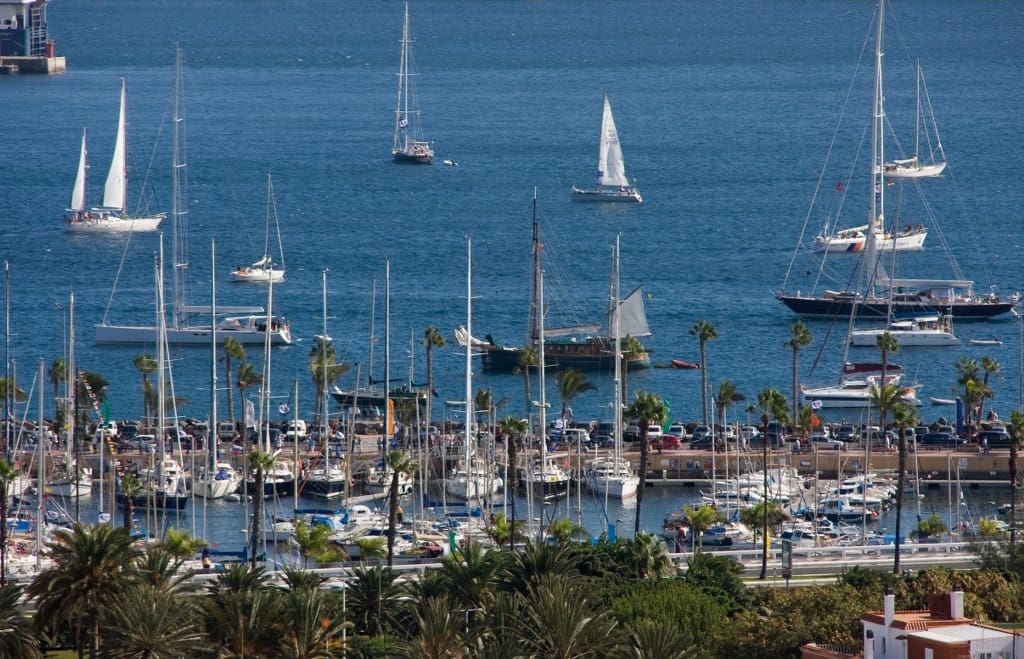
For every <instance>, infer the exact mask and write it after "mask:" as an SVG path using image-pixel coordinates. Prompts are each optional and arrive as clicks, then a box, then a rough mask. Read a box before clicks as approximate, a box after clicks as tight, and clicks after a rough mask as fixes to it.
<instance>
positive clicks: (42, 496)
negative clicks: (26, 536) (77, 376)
mask: <svg viewBox="0 0 1024 659" xmlns="http://www.w3.org/2000/svg"><path fill="white" fill-rule="evenodd" d="M45 375H46V367H45V366H44V365H43V358H42V357H40V358H39V383H40V385H39V426H38V428H39V439H38V443H39V464H38V465H36V469H37V474H38V475H39V496H38V501H37V503H36V569H37V570H38V569H39V562H40V558H39V557H40V555H41V554H42V553H43V552H42V548H43V525H42V523H41V522H42V520H44V519H46V518H45V516H44V511H43V507H44V506H45V503H44V502H45V501H46V476H45V474H44V467H43V465H44V463H45V462H46V454H45V453H43V443H44V442H43V436H42V432H43V386H42V382H43V377H45ZM56 402H57V401H54V403H56ZM110 512H111V515H113V512H114V511H113V510H111V511H110Z"/></svg>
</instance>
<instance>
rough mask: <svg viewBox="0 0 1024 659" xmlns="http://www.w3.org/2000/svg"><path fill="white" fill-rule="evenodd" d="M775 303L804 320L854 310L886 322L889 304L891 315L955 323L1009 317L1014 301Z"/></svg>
mask: <svg viewBox="0 0 1024 659" xmlns="http://www.w3.org/2000/svg"><path fill="white" fill-rule="evenodd" d="M776 297H777V298H778V300H779V301H780V302H782V303H783V304H784V305H786V306H787V307H789V309H790V310H792V311H793V312H794V313H796V314H797V315H799V316H804V317H806V318H836V317H840V318H841V317H844V316H845V317H849V316H850V314H851V313H853V310H854V307H855V306H856V308H857V317H858V318H879V319H885V318H887V317H888V316H889V312H890V304H891V311H892V313H894V314H901V315H934V314H939V313H945V314H948V315H951V316H953V318H956V319H958V320H988V319H990V318H995V317H996V316H1001V315H1002V314H1004V313H1010V311H1011V310H1012V309H1013V307H1014V304H1015V303H1014V301H1013V300H1004V299H1000V298H995V299H992V300H986V299H973V300H953V301H950V300H940V299H935V300H894V301H892V302H891V303H890V302H889V301H888V300H884V299H878V300H869V301H865V300H855V299H854V298H853V296H846V295H844V296H840V297H808V296H802V295H788V294H785V293H780V294H778V295H776Z"/></svg>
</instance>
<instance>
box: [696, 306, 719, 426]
mask: <svg viewBox="0 0 1024 659" xmlns="http://www.w3.org/2000/svg"><path fill="white" fill-rule="evenodd" d="M690 336H695V337H697V340H698V341H700V411H701V414H702V415H703V418H704V425H705V426H706V425H708V351H707V345H708V341H711V340H712V339H715V338H717V337H718V332H717V331H716V330H715V326H714V325H712V324H711V323H710V322H708V321H706V320H701V321H698V322H697V324H695V325H694V326H693V327H691V328H690Z"/></svg>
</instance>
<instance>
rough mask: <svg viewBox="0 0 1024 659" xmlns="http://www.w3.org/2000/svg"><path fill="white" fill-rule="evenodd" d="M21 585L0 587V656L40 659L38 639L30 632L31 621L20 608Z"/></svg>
mask: <svg viewBox="0 0 1024 659" xmlns="http://www.w3.org/2000/svg"><path fill="white" fill-rule="evenodd" d="M20 605H21V586H18V585H15V584H8V585H6V586H2V587H0V630H3V631H2V633H0V657H25V659H36V658H37V657H39V658H40V659H41V658H42V656H43V653H42V652H40V651H39V639H38V638H37V637H36V635H35V634H33V633H32V621H31V618H28V617H27V616H26V615H25V614H24V612H23V611H22V610H21V606H20Z"/></svg>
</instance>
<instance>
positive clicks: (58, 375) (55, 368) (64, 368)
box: [46, 357, 68, 426]
mask: <svg viewBox="0 0 1024 659" xmlns="http://www.w3.org/2000/svg"><path fill="white" fill-rule="evenodd" d="M46 374H47V377H48V378H49V379H50V386H51V387H53V400H55V401H56V400H58V399H60V386H61V385H62V384H64V383H65V382H67V381H68V363H67V362H66V361H64V358H63V357H54V359H53V361H52V362H51V363H50V369H49V370H48V371H47V373H46ZM64 413H65V410H64V409H63V408H62V407H61V406H60V405H57V425H59V426H63V425H64Z"/></svg>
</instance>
